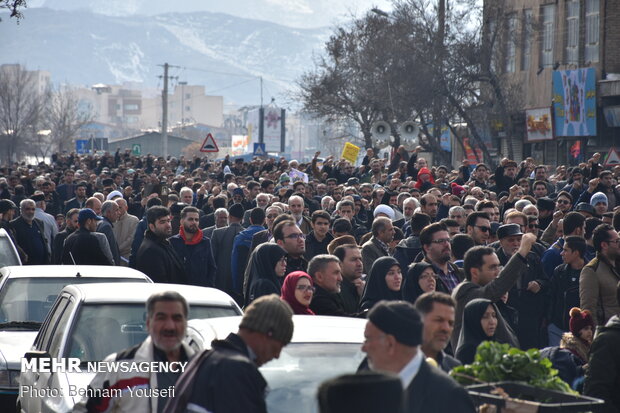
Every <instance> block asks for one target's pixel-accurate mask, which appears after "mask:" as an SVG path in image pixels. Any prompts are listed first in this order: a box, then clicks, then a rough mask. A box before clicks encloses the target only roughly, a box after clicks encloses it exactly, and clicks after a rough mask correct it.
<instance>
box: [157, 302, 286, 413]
mask: <svg viewBox="0 0 620 413" xmlns="http://www.w3.org/2000/svg"><path fill="white" fill-rule="evenodd" d="M292 337H293V311H292V310H291V308H290V307H289V305H288V304H287V303H286V302H284V301H283V300H280V298H279V297H278V296H276V295H275V294H272V295H267V296H263V297H259V298H257V299H256V300H254V301H253V302H252V303H251V304H250V305H249V306H248V308H247V309H246V311H245V313H244V315H243V318H242V319H241V323H240V324H239V330H238V331H237V333H236V334H235V333H230V334H229V335H228V336H227V337H226V338H225V339H224V340H215V341H213V343H212V350H211V351H209V352H206V351H205V352H203V353H202V354H201V355H200V356H198V357H199V358H198V359H197V360H196V362H195V363H194V364H193V365H192V367H191V368H190V369H188V370H187V371H186V372H185V373H184V374H183V375H182V376H181V379H180V380H179V382H178V383H177V387H178V388H179V391H178V393H176V394H175V397H176V398H175V399H173V400H171V401H170V403H169V404H168V406H166V411H167V412H177V411H179V412H181V411H183V412H185V411H187V412H212V413H237V412H244V413H266V412H267V406H266V404H265V395H266V393H267V392H266V390H267V382H266V381H265V378H264V377H263V375H262V374H261V372H260V371H259V369H258V368H259V367H260V366H262V365H264V364H266V363H268V362H269V361H270V360H272V359H277V358H279V357H280V352H281V351H282V349H283V348H284V347H285V346H286V345H287V344H288V343H289V342H290V341H291V338H292ZM181 395H182V396H183V397H179V396H181Z"/></svg>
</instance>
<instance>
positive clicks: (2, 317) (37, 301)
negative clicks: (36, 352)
mask: <svg viewBox="0 0 620 413" xmlns="http://www.w3.org/2000/svg"><path fill="white" fill-rule="evenodd" d="M94 282H144V283H151V279H150V278H149V277H147V276H146V275H144V274H143V273H141V272H140V271H136V270H133V269H131V268H125V267H105V266H96V265H93V266H91V265H77V266H71V265H25V266H9V267H3V268H0V394H3V395H10V396H13V403H14V402H15V399H14V397H15V396H17V391H18V381H19V372H20V365H21V358H22V357H23V355H24V353H25V352H26V351H28V349H29V348H30V347H31V346H32V343H33V341H34V338H35V337H36V335H37V332H38V331H39V328H40V327H41V324H42V323H43V320H45V317H46V316H47V313H48V312H49V310H50V308H52V304H54V301H55V300H56V297H57V296H58V294H59V293H60V291H61V290H62V288H63V287H64V286H65V285H68V284H82V283H94Z"/></svg>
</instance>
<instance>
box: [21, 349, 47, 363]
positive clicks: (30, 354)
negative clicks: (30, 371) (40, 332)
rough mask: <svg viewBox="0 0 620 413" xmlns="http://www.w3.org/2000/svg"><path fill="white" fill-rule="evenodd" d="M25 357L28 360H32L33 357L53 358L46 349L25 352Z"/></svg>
mask: <svg viewBox="0 0 620 413" xmlns="http://www.w3.org/2000/svg"><path fill="white" fill-rule="evenodd" d="M24 358H25V359H26V360H28V361H32V359H49V358H52V356H50V353H48V352H47V351H44V350H31V351H28V352H27V353H26V354H24Z"/></svg>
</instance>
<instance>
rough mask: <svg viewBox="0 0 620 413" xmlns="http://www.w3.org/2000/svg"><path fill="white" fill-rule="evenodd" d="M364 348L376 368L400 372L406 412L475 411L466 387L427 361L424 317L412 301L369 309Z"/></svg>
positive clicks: (394, 372)
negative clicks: (423, 334)
mask: <svg viewBox="0 0 620 413" xmlns="http://www.w3.org/2000/svg"><path fill="white" fill-rule="evenodd" d="M367 318H368V321H367V323H366V329H365V331H364V338H365V340H364V344H363V346H362V351H363V352H365V353H366V354H367V356H368V364H369V366H370V368H371V369H372V370H374V371H379V372H388V373H393V374H397V375H398V376H399V377H400V380H401V382H402V386H403V389H404V392H405V394H404V398H405V409H404V412H406V413H409V412H473V411H474V406H473V404H472V402H471V400H470V399H469V396H468V395H467V392H466V391H465V389H463V388H462V387H461V386H460V385H458V384H457V383H456V382H455V381H454V380H453V379H452V378H451V377H449V376H448V375H447V374H446V373H444V372H443V371H441V370H440V369H439V368H436V367H433V366H431V365H430V364H428V363H427V362H426V360H425V358H424V353H422V351H421V349H420V344H421V343H422V327H423V325H422V318H421V317H420V314H419V313H418V311H417V310H416V309H415V308H414V307H413V305H412V304H410V303H408V302H404V301H380V302H379V303H377V304H376V305H375V306H374V307H373V308H372V310H370V311H369V312H368V317H367Z"/></svg>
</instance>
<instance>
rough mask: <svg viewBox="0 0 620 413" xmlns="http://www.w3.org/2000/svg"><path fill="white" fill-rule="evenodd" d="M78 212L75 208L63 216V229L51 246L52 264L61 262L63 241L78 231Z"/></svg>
mask: <svg viewBox="0 0 620 413" xmlns="http://www.w3.org/2000/svg"><path fill="white" fill-rule="evenodd" d="M79 212H80V210H79V209H77V208H73V209H71V210H69V212H67V215H66V216H65V229H63V230H62V231H60V232H59V233H58V234H57V235H56V237H54V244H53V245H52V264H55V265H58V264H60V263H61V262H62V250H63V246H64V244H65V240H66V239H67V237H68V236H69V235H71V234H73V232H74V231H75V230H76V229H78V214H79Z"/></svg>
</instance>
